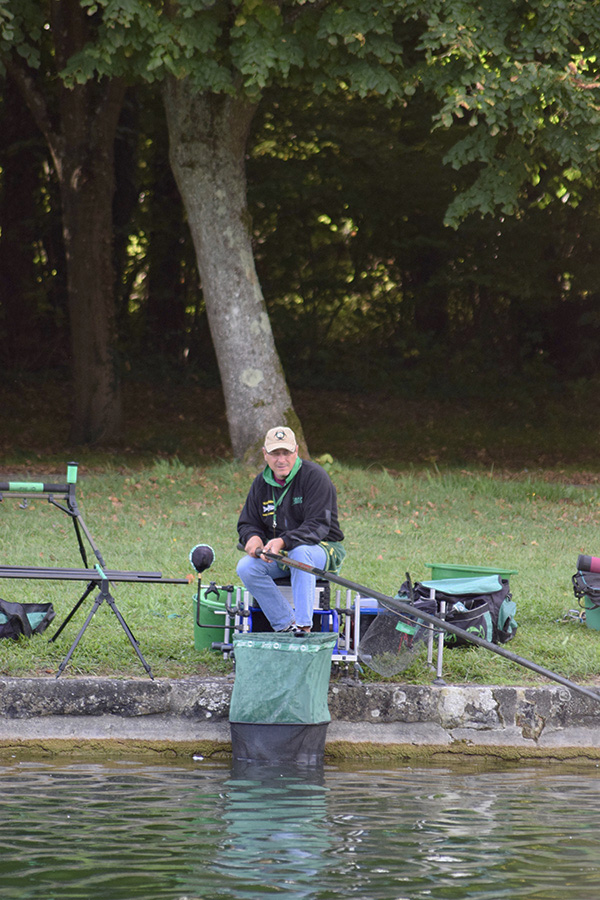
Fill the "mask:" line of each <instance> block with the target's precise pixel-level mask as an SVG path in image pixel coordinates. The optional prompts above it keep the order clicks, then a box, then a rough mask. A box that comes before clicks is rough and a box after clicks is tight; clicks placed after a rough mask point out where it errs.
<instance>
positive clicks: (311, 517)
mask: <svg viewBox="0 0 600 900" xmlns="http://www.w3.org/2000/svg"><path fill="white" fill-rule="evenodd" d="M263 456H264V459H265V464H266V465H265V468H264V470H263V472H261V473H260V474H259V475H257V476H256V478H255V479H254V481H253V482H252V485H251V487H250V491H249V493H248V496H247V498H246V502H245V504H244V508H243V509H242V512H241V514H240V517H239V520H238V525H237V529H238V535H239V539H240V542H241V544H242V546H243V548H244V550H245V552H246V556H244V557H243V558H242V559H241V560H240V562H239V563H238V566H237V573H238V575H239V577H240V579H241V581H242V583H243V584H244V586H245V587H246V588H247V589H248V591H249V592H250V593H251V595H252V596H253V597H254V599H255V600H256V602H257V603H258V604H259V606H260V607H261V609H262V611H263V612H264V614H265V615H266V617H267V619H268V620H269V622H270V624H271V627H272V628H273V630H274V631H287V632H293V633H295V634H297V635H298V636H302V635H303V634H308V632H310V630H311V628H312V620H313V608H314V598H315V584H316V576H315V575H313V574H311V573H310V572H304V571H301V570H299V569H294V568H291V569H289V570H288V569H287V568H286V567H285V566H283V565H282V564H281V563H279V562H276V561H274V560H268V559H265V557H264V556H262V555H261V554H262V552H263V551H267V552H269V553H278V554H281V553H285V554H287V555H288V556H289V557H290V559H292V560H296V561H297V562H301V563H305V564H307V565H309V566H312V567H315V568H319V569H322V570H325V571H327V570H329V571H334V572H338V571H339V569H340V566H341V564H342V561H343V559H344V556H345V555H346V551H345V549H344V548H343V546H342V543H341V542H342V541H343V540H344V534H343V532H342V531H341V529H340V525H339V522H338V510H337V494H336V490H335V486H334V484H333V482H332V481H331V478H330V477H329V475H328V474H327V472H326V471H325V469H323V468H322V467H321V466H319V465H318V464H317V463H315V462H312V461H310V460H305V459H300V458H299V456H298V444H297V442H296V436H295V434H294V432H293V431H292V429H291V428H287V427H284V426H277V427H276V428H271V429H270V430H269V431H268V432H267V434H266V436H265V442H264V446H263ZM288 574H290V576H291V582H292V594H293V598H294V606H293V608H292V607H291V606H290V604H289V602H288V601H287V600H286V598H285V597H284V595H283V594H282V593H281V591H280V590H279V588H278V587H277V581H278V580H280V579H282V578H286V577H287V576H288Z"/></svg>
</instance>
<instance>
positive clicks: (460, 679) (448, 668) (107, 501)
mask: <svg viewBox="0 0 600 900" xmlns="http://www.w3.org/2000/svg"><path fill="white" fill-rule="evenodd" d="M315 455H316V454H315ZM65 461H66V460H65ZM36 465H37V468H38V469H44V472H43V473H42V472H40V473H39V474H43V475H44V478H45V479H48V478H52V477H56V478H57V479H58V480H64V475H65V465H64V464H63V463H61V464H58V463H56V462H51V461H50V462H49V461H48V459H47V458H46V459H44V460H42V457H41V456H38V457H37V459H36V458H35V455H34V454H31V455H30V458H29V460H28V462H27V463H22V464H21V463H20V462H19V460H18V458H17V457H16V456H14V457H13V458H12V459H11V462H10V464H9V468H12V469H13V470H14V471H15V472H17V474H20V475H21V477H28V476H29V474H31V475H35V474H36ZM327 465H328V466H329V468H330V472H331V475H332V477H333V479H334V481H335V483H336V485H337V488H338V496H339V506H340V518H341V523H342V527H343V528H344V530H345V533H346V546H347V549H348V556H347V559H346V562H345V564H344V568H343V571H342V574H343V575H344V576H345V577H346V578H348V579H350V580H353V581H356V582H359V583H362V584H365V585H368V586H370V587H372V588H374V589H376V590H379V591H383V592H386V593H390V594H394V593H395V592H396V591H397V589H398V588H399V586H400V584H401V583H402V581H403V580H404V578H405V572H407V571H408V572H410V574H411V577H412V578H413V580H423V579H427V578H428V577H430V576H431V570H430V568H428V563H432V562H433V563H435V562H437V563H439V562H445V563H465V564H469V565H485V566H496V565H497V566H500V567H502V568H510V569H517V570H518V574H517V575H515V576H513V577H512V578H511V588H512V591H513V597H514V600H515V601H516V604H517V621H518V623H519V629H518V633H517V637H516V638H515V640H514V641H513V642H512V643H511V644H509V645H508V648H509V649H511V650H512V651H513V652H514V653H517V654H518V655H520V656H524V657H526V658H529V659H532V660H534V661H535V662H537V663H538V664H540V665H542V666H545V667H547V668H549V669H553V670H555V671H557V672H560V673H561V674H563V675H565V676H567V677H569V678H571V679H574V680H577V681H581V682H585V683H593V682H595V681H596V679H597V673H600V632H595V631H592V630H591V629H589V628H587V627H585V625H583V624H581V623H578V622H576V621H575V620H573V619H570V618H567V619H565V618H564V616H565V614H568V612H569V610H571V609H574V608H575V607H576V605H577V604H576V601H575V598H574V596H573V592H572V588H571V576H572V574H573V572H574V571H575V564H576V560H577V555H578V554H579V553H588V554H592V555H600V538H599V537H598V524H599V521H600V488H599V486H598V480H597V478H596V476H595V475H589V474H588V475H587V476H584V475H583V474H582V473H579V474H577V475H576V474H573V473H570V474H566V473H565V472H564V471H562V472H561V471H560V470H558V469H553V470H552V471H551V472H550V471H546V472H542V471H541V470H538V471H536V472H525V471H523V470H518V471H515V470H513V471H511V472H509V471H507V470H504V471H503V470H500V469H495V468H491V467H490V468H485V469H484V468H482V467H481V466H478V465H476V464H475V463H473V464H471V465H465V466H460V467H458V466H452V467H443V466H441V465H439V464H437V463H434V462H432V463H431V464H429V465H427V466H423V467H421V468H416V467H414V468H412V469H411V470H408V469H404V470H403V469H402V468H401V467H398V468H395V469H393V470H390V468H388V467H385V466H383V465H381V464H377V465H362V466H361V467H354V466H350V465H348V464H347V463H344V464H342V463H341V462H338V461H337V459H336V458H335V457H334V458H333V461H332V462H331V463H327ZM9 474H13V473H12V472H11V471H6V472H2V480H4V477H6V475H9ZM253 474H254V473H253V472H252V471H250V470H248V469H245V468H243V467H241V466H239V465H237V464H235V463H233V462H230V461H227V460H224V461H222V462H216V463H215V462H212V463H210V464H207V465H185V464H184V463H183V462H180V461H178V460H174V461H173V460H167V459H165V460H158V461H155V462H152V463H147V464H143V463H142V462H140V460H139V459H138V460H137V461H136V464H135V466H134V465H131V466H128V465H127V464H126V462H125V461H124V459H123V458H119V459H118V460H116V459H113V460H110V458H109V459H107V458H105V459H104V462H103V464H102V465H99V464H98V463H97V462H96V464H95V465H92V464H91V463H90V462H89V461H88V462H87V463H86V464H85V465H81V467H80V480H79V485H78V499H79V502H80V505H81V509H82V512H83V514H84V518H85V521H86V523H87V525H88V527H89V529H90V532H91V534H92V535H93V537H94V539H95V540H96V542H97V544H98V546H99V547H100V549H101V551H102V554H103V556H104V558H105V561H106V565H107V568H109V569H123V570H143V571H157V570H159V571H162V572H163V574H164V575H168V576H174V577H185V576H186V575H188V574H191V567H190V565H189V562H188V553H189V550H190V549H191V547H193V546H194V545H195V544H196V543H199V542H203V543H209V544H211V546H212V547H214V549H215V552H216V561H215V564H214V566H213V567H212V569H211V570H210V571H209V572H207V573H205V575H204V579H203V580H204V583H208V581H209V580H214V581H215V582H217V583H218V584H227V583H231V582H235V580H236V575H235V565H236V561H237V559H238V556H239V554H238V552H237V551H236V549H235V543H236V530H235V524H236V520H237V516H238V514H239V511H240V508H241V505H242V502H243V499H244V497H245V494H246V491H247V488H248V485H249V483H250V480H251V478H252V476H253ZM1 513H2V514H1V516H0V546H1V547H2V560H3V562H5V563H6V564H7V565H41V566H67V567H76V568H80V567H81V565H82V563H81V558H80V556H79V553H78V548H77V542H76V539H75V535H74V531H73V527H72V524H71V522H70V520H69V518H68V517H67V516H66V515H65V514H64V513H61V512H60V511H59V510H57V509H56V508H54V507H52V506H51V505H49V504H48V503H47V502H46V501H42V500H39V499H37V500H36V499H35V497H32V498H31V499H29V501H28V503H27V506H26V508H23V505H22V503H21V501H20V500H17V499H16V498H11V497H10V495H6V496H5V498H4V500H3V501H2V504H1ZM82 589H83V585H81V584H80V583H78V582H50V581H25V580H19V581H17V580H13V581H9V580H5V581H3V582H2V585H1V591H2V594H1V595H2V597H3V598H4V599H6V600H20V601H27V602H35V601H47V600H50V601H52V603H53V604H54V608H55V610H56V620H55V622H54V624H53V626H51V628H50V630H49V632H48V633H47V634H46V635H42V636H40V637H36V638H33V639H32V640H23V641H21V642H19V643H13V642H10V641H0V673H2V674H6V675H26V674H28V675H40V674H41V675H49V676H50V675H53V674H55V673H56V670H57V667H58V665H59V663H60V662H61V660H62V659H63V657H64V656H65V654H66V652H67V650H68V648H69V646H70V645H71V643H72V641H73V640H74V638H75V635H76V634H77V631H78V630H79V628H80V626H81V624H83V620H84V616H85V613H86V612H87V611H88V610H89V608H90V605H89V604H90V602H91V601H90V600H88V601H86V605H85V606H84V609H82V610H80V611H79V613H78V614H77V616H76V617H75V618H74V619H73V621H72V622H71V623H69V625H68V626H67V628H66V629H65V631H64V632H63V634H62V635H61V636H60V638H59V639H58V641H56V643H52V644H49V643H48V641H47V637H48V636H51V635H52V633H53V631H54V629H55V627H56V626H57V624H58V623H60V622H61V621H62V620H63V619H64V617H65V616H66V615H67V613H68V612H69V611H70V610H71V608H72V607H73V605H74V604H75V602H76V600H77V598H78V596H79V595H80V593H81V591H82ZM114 594H115V599H116V601H117V604H118V606H119V608H120V609H121V611H122V613H123V614H124V616H125V618H126V620H127V622H128V624H129V625H130V627H131V629H132V631H133V633H134V634H135V635H136V637H137V639H138V640H139V643H140V647H141V649H142V652H143V654H144V656H145V657H146V659H147V660H148V662H149V664H150V665H151V667H152V670H153V672H154V674H155V675H156V676H158V677H160V676H169V677H183V676H189V675H195V674H205V673H207V672H209V671H214V672H218V671H227V670H228V667H229V665H230V664H229V663H226V662H223V661H222V660H221V659H220V657H219V656H218V654H215V653H213V652H212V651H203V652H202V653H198V652H196V651H195V650H194V645H193V595H194V585H193V584H192V585H173V586H169V585H152V586H139V585H138V586H135V585H129V584H118V585H115V588H114ZM444 663H445V666H444V668H445V676H446V678H447V680H448V681H449V682H450V683H464V682H473V683H481V684H497V683H506V684H518V683H525V684H532V683H536V682H538V683H539V682H541V679H537V678H536V676H535V675H534V674H533V673H531V672H529V671H528V670H525V669H523V668H521V667H518V666H516V665H514V664H512V663H509V662H507V661H506V660H504V659H502V658H500V657H498V656H496V655H494V654H492V653H490V652H488V651H485V650H483V649H477V648H471V649H467V650H459V649H455V650H447V651H446V652H445V654H444ZM67 674H71V675H74V674H96V675H106V674H111V675H116V676H122V677H125V676H134V677H137V676H142V677H144V671H143V669H142V667H141V665H140V663H139V661H138V659H137V657H136V656H135V654H134V652H133V650H132V648H131V646H130V645H129V643H128V641H127V639H126V637H125V634H124V633H123V630H122V629H121V627H120V625H119V623H118V622H117V620H116V618H115V616H114V615H113V613H112V612H111V611H110V609H109V608H108V607H107V606H106V604H104V605H103V606H102V607H101V608H100V609H99V611H98V612H97V613H96V615H95V616H94V618H93V619H92V622H91V624H90V626H89V628H88V630H87V631H86V633H85V635H84V637H83V639H82V641H81V643H80V645H79V647H78V648H77V650H76V651H75V654H74V655H73V658H72V660H71V663H70V665H69V667H68V669H67V672H66V673H65V677H66V675H67ZM364 677H365V678H370V677H372V676H371V675H370V674H369V673H368V672H366V673H365V675H364ZM399 680H404V681H412V682H416V683H429V682H430V681H431V680H432V674H431V672H430V671H429V670H428V669H427V667H426V666H425V665H424V663H423V661H417V662H416V663H415V664H414V666H413V667H412V668H411V669H409V670H408V671H407V672H405V673H404V674H403V676H401V677H400V678H399Z"/></svg>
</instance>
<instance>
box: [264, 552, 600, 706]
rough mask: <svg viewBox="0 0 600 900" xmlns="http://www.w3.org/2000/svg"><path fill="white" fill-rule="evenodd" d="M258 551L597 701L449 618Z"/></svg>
mask: <svg viewBox="0 0 600 900" xmlns="http://www.w3.org/2000/svg"><path fill="white" fill-rule="evenodd" d="M259 555H261V556H264V557H265V558H266V559H272V560H275V562H278V563H281V564H282V565H285V566H288V567H290V568H293V569H300V570H301V571H302V572H309V573H310V574H311V575H316V576H317V577H318V578H326V579H327V580H328V581H333V582H334V583H335V584H341V585H342V586H343V587H347V588H350V590H352V591H356V592H357V593H359V594H362V595H363V596H365V597H373V599H375V600H379V601H381V603H383V604H384V605H385V606H386V607H387V608H388V609H390V610H391V611H392V612H396V613H402V614H403V615H406V616H410V618H411V619H414V618H415V616H417V617H418V618H419V619H422V620H423V621H424V622H429V624H431V625H435V626H436V628H443V629H444V631H449V632H450V633H451V634H456V635H458V636H459V637H462V638H464V639H465V640H467V641H469V642H470V643H471V644H475V645H476V646H478V647H485V649H486V650H491V651H492V653H496V654H498V656H503V657H504V658H505V659H508V660H510V662H513V663H516V664H517V665H519V666H523V667H524V668H525V669H531V671H532V672H536V673H537V674H538V675H543V676H544V678H549V679H550V680H551V681H556V682H557V683H558V684H562V685H564V686H565V687H568V688H571V690H573V691H577V692H578V693H579V694H583V695H584V696H585V697H590V698H591V699H592V700H597V701H599V702H600V694H597V693H596V692H595V691H592V690H590V689H589V688H585V687H582V686H581V685H580V684H575V682H573V681H569V679H568V678H565V677H564V676H563V675H558V674H557V673H556V672H552V671H551V670H550V669H545V668H544V667H543V666H538V665H537V663H534V662H532V661H531V660H529V659H525V658H524V657H522V656H517V654H516V653H511V652H510V650H505V649H504V647H501V646H499V645H498V644H492V643H490V642H489V641H486V640H484V639H483V638H480V637H478V636H477V635H475V634H471V632H469V631H463V629H462V628H459V627H458V626H457V625H453V624H452V623H451V622H446V621H443V620H442V619H438V617H437V616H432V615H431V614H430V613H426V612H425V611H424V610H420V609H419V610H417V609H415V607H414V606H412V605H411V604H410V603H404V602H403V601H402V600H398V599H397V598H396V597H390V596H389V595H388V594H382V593H381V592H380V591H375V590H372V589H371V588H369V587H366V586H365V585H363V584H357V583H356V582H354V581H348V580H347V579H346V578H342V577H341V576H340V575H335V574H334V573H333V572H324V571H323V569H319V568H317V567H316V566H309V565H308V564H307V563H301V562H297V561H296V560H294V559H290V558H289V557H287V556H283V555H282V554H280V553H270V552H267V551H265V550H263V551H259Z"/></svg>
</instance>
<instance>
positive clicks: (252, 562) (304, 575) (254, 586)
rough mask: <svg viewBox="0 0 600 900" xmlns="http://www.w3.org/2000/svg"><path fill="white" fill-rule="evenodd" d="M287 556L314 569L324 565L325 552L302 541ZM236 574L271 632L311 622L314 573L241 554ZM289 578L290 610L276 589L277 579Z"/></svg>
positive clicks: (325, 563)
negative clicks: (291, 601) (291, 604)
mask: <svg viewBox="0 0 600 900" xmlns="http://www.w3.org/2000/svg"><path fill="white" fill-rule="evenodd" d="M288 556H289V557H290V559H294V560H296V562H303V563H307V564H308V565H309V566H314V567H316V568H318V569H323V568H324V567H325V566H326V565H327V554H326V553H325V551H324V550H323V548H322V547H319V545H318V544H302V545H301V546H300V547H294V549H293V550H290V551H288ZM237 573H238V575H239V577H240V579H241V580H242V583H243V585H244V587H245V588H247V590H248V591H250V593H251V594H252V596H253V597H254V599H255V600H256V602H257V603H258V605H259V606H260V608H261V609H262V611H263V612H264V614H265V616H266V617H267V619H268V620H269V622H270V623H271V628H272V629H273V631H283V630H284V628H287V627H288V626H289V625H293V624H294V623H295V624H296V625H302V626H306V625H311V626H312V620H313V609H314V605H315V586H316V582H317V579H316V576H315V575H311V574H310V572H301V571H300V569H292V568H290V569H288V568H287V567H286V566H282V565H280V563H278V562H275V561H274V560H270V559H269V560H265V559H257V558H256V557H254V556H248V554H245V555H244V556H243V557H242V559H240V561H239V563H238V564H237ZM288 574H289V575H290V576H291V579H292V595H293V597H294V609H295V615H294V609H292V608H291V606H290V604H289V603H288V601H287V600H286V599H285V597H284V596H283V594H282V593H281V591H280V590H279V588H278V587H277V583H276V582H277V581H278V580H279V579H281V578H286V577H287V575H288Z"/></svg>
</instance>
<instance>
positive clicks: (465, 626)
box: [399, 573, 517, 647]
mask: <svg viewBox="0 0 600 900" xmlns="http://www.w3.org/2000/svg"><path fill="white" fill-rule="evenodd" d="M407 574H408V573H407ZM402 593H404V594H405V595H407V596H408V597H410V598H411V600H412V602H413V605H414V606H415V608H416V609H417V610H419V609H422V610H423V612H426V613H429V614H430V615H433V616H439V608H438V601H440V600H445V601H446V615H445V620H446V622H449V623H450V624H452V625H456V626H457V627H458V628H462V630H463V631H468V632H470V633H472V634H475V635H476V636H477V637H480V638H482V639H483V640H484V641H488V642H489V643H493V644H506V643H507V642H508V641H511V640H512V639H513V638H514V636H515V634H516V631H517V622H516V620H515V614H516V609H517V607H516V603H515V602H514V600H513V599H512V594H511V592H510V587H509V582H508V579H506V578H501V579H500V587H499V589H498V590H497V591H493V592H490V593H487V594H464V595H458V594H444V593H442V592H441V591H436V594H435V595H436V599H435V600H432V599H430V593H429V588H427V587H425V586H424V585H422V584H420V583H419V582H418V581H417V582H415V583H414V584H411V581H410V578H409V579H408V580H407V581H405V582H404V584H403V585H402V587H401V588H400V592H399V594H402ZM444 645H445V646H449V647H465V646H472V645H471V643H470V641H468V640H466V638H463V637H461V636H460V635H456V634H452V633H451V632H445V634H444Z"/></svg>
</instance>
